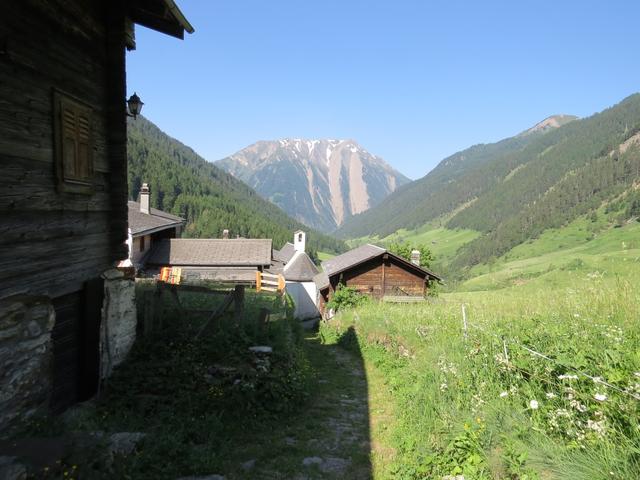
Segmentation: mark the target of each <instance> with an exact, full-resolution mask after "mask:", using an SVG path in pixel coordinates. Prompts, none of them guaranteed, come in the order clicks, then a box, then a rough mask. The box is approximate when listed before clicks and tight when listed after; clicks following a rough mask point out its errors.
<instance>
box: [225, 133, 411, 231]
mask: <svg viewBox="0 0 640 480" xmlns="http://www.w3.org/2000/svg"><path fill="white" fill-rule="evenodd" d="M217 165H218V166H220V167H221V168H223V169H225V170H227V171H228V172H229V173H231V174H232V175H234V176H235V177H237V178H239V179H241V180H243V181H244V182H245V183H247V184H249V185H250V186H252V187H253V188H255V189H256V190H257V191H258V193H260V194H261V195H262V196H263V197H264V198H267V199H269V200H271V201H272V202H273V203H275V204H276V205H278V206H280V207H281V208H282V209H283V210H285V211H286V212H288V213H289V214H290V215H292V216H293V217H295V218H296V219H298V220H299V221H301V222H303V223H305V224H307V225H309V226H312V227H314V228H321V229H324V230H334V229H336V228H337V227H338V226H339V225H341V224H342V223H343V222H344V220H345V219H346V218H348V217H350V216H351V215H355V214H357V213H361V212H364V211H366V210H367V209H369V208H370V207H371V206H373V205H376V204H377V203H379V202H380V201H381V200H382V199H383V198H385V197H386V196H387V195H389V194H390V193H391V192H393V191H394V190H395V189H396V188H397V187H399V186H400V185H403V184H405V183H407V182H408V181H409V179H407V178H406V177H405V176H404V175H402V174H401V173H399V172H397V171H396V170H394V169H393V168H392V167H391V166H390V165H388V164H387V163H386V162H385V161H384V160H383V159H382V158H380V157H378V156H376V155H373V154H371V153H369V152H368V151H367V150H366V149H365V148H364V147H362V146H361V145H359V144H358V142H357V141H355V140H353V139H331V138H329V139H303V138H283V139H279V140H273V141H260V142H256V143H254V144H253V145H250V146H249V147H247V148H245V149H243V150H241V151H239V152H237V153H235V154H233V155H231V156H230V157H227V158H225V159H223V160H220V161H219V162H218V163H217Z"/></svg>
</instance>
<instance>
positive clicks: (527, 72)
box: [127, 0, 640, 178]
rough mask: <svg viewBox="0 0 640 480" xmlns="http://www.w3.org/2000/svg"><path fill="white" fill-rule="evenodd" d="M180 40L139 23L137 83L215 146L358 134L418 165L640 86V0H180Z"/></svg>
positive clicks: (415, 171)
mask: <svg viewBox="0 0 640 480" xmlns="http://www.w3.org/2000/svg"><path fill="white" fill-rule="evenodd" d="M177 3H178V4H179V5H180V7H181V9H182V11H183V12H184V13H185V15H186V16H187V18H188V19H189V20H190V21H191V23H192V24H193V26H194V27H195V29H196V31H195V33H194V34H193V35H187V36H186V38H185V40H184V41H180V40H177V39H175V38H172V37H168V36H164V35H162V34H160V33H157V32H154V31H150V30H147V29H145V28H143V27H137V29H136V36H137V45H138V48H137V50H136V51H133V52H130V53H129V54H128V56H127V70H128V90H129V94H131V93H133V91H134V90H135V91H137V93H138V94H139V95H140V96H141V97H142V99H143V101H144V102H145V103H146V105H145V107H144V111H143V113H144V114H145V115H146V116H147V117H148V118H149V119H150V120H151V121H153V122H154V123H156V124H157V125H158V126H159V127H160V128H161V129H163V130H164V131H165V132H167V133H168V134H170V135H171V136H173V137H175V138H177V139H178V140H180V141H182V142H183V143H186V144H187V145H189V146H191V147H193V148H194V149H195V150H196V151H197V152H198V153H199V154H201V155H202V156H203V157H205V158H206V159H207V160H211V161H214V160H218V159H220V158H223V157H225V156H227V155H230V154H232V153H234V152H236V151H237V150H240V149H241V148H243V147H245V146H247V145H249V144H251V143H253V142H255V141H257V140H270V139H277V138H284V137H302V138H353V139H355V140H357V141H358V142H359V143H360V144H361V145H363V146H364V147H365V148H366V149H367V150H369V151H370V152H372V153H374V154H376V155H380V156H382V157H383V158H384V159H385V160H387V161H388V162H389V163H390V164H391V165H393V166H394V167H395V168H397V169H398V170H400V171H401V172H402V173H404V174H405V175H407V176H409V177H411V178H419V177H421V176H423V175H424V174H426V173H427V172H428V171H429V170H430V169H432V168H433V167H434V166H435V165H436V164H437V163H438V162H439V161H440V160H442V159H443V158H444V157H446V156H447V155H450V154H452V153H454V152H456V151H458V150H461V149H463V148H466V147H468V146H470V145H472V144H476V143H487V142H491V141H496V140H499V139H501V138H504V137H508V136H511V135H513V134H516V133H518V132H520V131H522V130H524V129H526V128H528V127H530V126H532V125H533V124H535V123H536V122H538V121H540V120H542V119H543V118H545V117H547V116H549V115H552V114H555V113H569V114H574V115H578V116H588V115H591V114H592V113H595V112H597V111H600V110H602V109H604V108H606V107H608V106H610V105H613V104H615V103H617V102H618V101H620V100H622V99H623V98H624V97H626V96H628V95H630V94H632V93H634V92H637V91H640V50H639V46H640V41H639V40H640V24H639V23H638V19H640V2H638V1H636V0H627V1H618V0H601V1H597V2H596V1H589V0H581V1H573V0H571V1H568V0H567V1H563V0H555V1H548V0H540V1H535V2H534V1H528V2H526V1H514V0H509V1H506V0H505V1H489V0H487V1H472V0H468V1H455V0H454V1H451V0H449V1H444V0H442V1H428V0H412V1H409V0H387V1H381V0H368V1H364V0H339V1H337V0H317V1H306V0H272V1H265V0H177Z"/></svg>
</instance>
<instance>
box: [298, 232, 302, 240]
mask: <svg viewBox="0 0 640 480" xmlns="http://www.w3.org/2000/svg"><path fill="white" fill-rule="evenodd" d="M298 241H299V242H301V241H302V234H301V233H299V234H298Z"/></svg>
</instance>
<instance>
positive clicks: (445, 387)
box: [440, 383, 449, 392]
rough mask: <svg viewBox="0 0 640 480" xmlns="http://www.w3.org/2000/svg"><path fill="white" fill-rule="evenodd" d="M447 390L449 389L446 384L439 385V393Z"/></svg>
mask: <svg viewBox="0 0 640 480" xmlns="http://www.w3.org/2000/svg"><path fill="white" fill-rule="evenodd" d="M447 388H449V385H447V384H446V383H441V384H440V391H441V392H444V391H445V390H446V389H447Z"/></svg>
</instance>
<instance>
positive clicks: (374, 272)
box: [314, 244, 442, 312]
mask: <svg viewBox="0 0 640 480" xmlns="http://www.w3.org/2000/svg"><path fill="white" fill-rule="evenodd" d="M413 261H414V262H415V263H412V262H410V261H407V260H405V259H404V258H402V257H399V256H398V255H395V254H393V253H391V252H389V251H388V250H386V249H385V248H381V247H377V246H375V245H370V244H367V245H362V246H361V247H358V248H354V249H353V250H349V251H348V252H346V253H343V254H342V255H338V256H337V257H334V258H331V259H329V260H326V261H324V262H322V268H323V271H322V272H321V273H319V274H318V275H316V277H315V278H314V281H315V283H316V285H317V287H318V291H319V292H320V298H319V307H320V311H321V312H324V307H325V305H326V303H327V302H328V301H329V299H330V298H331V296H332V295H333V293H334V292H335V291H336V289H337V288H338V285H344V286H346V287H353V288H355V289H356V290H358V291H359V292H360V293H364V294H366V295H370V296H372V297H374V298H377V299H380V300H388V301H418V300H421V299H424V297H425V295H426V293H427V290H428V288H429V285H430V284H431V282H433V281H441V280H442V279H441V278H440V277H439V276H438V275H436V274H435V273H433V272H430V271H429V270H427V269H425V268H422V267H420V266H419V265H420V259H419V257H416V256H414V257H413Z"/></svg>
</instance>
